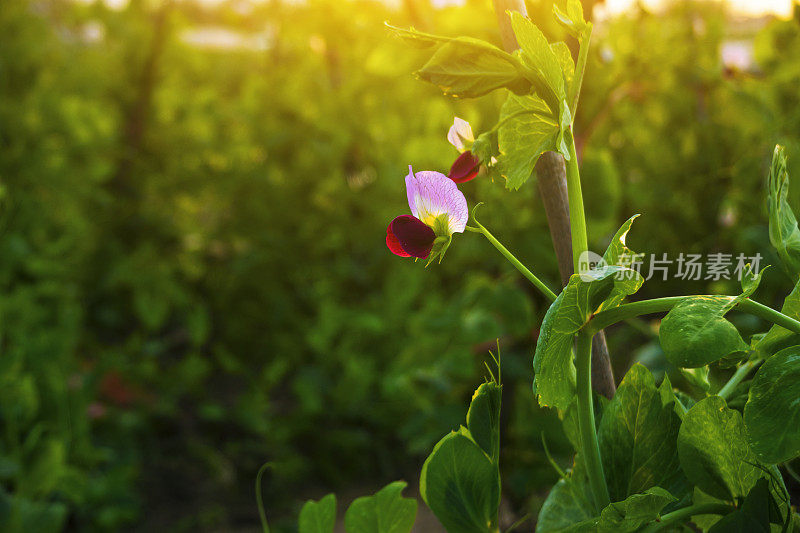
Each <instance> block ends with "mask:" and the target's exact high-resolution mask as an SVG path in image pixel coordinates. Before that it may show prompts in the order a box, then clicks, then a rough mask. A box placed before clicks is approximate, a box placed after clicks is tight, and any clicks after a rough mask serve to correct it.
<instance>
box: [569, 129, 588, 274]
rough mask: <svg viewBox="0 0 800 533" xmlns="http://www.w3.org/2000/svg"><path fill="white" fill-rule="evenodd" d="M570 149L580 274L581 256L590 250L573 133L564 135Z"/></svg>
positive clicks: (572, 227) (571, 207)
mask: <svg viewBox="0 0 800 533" xmlns="http://www.w3.org/2000/svg"><path fill="white" fill-rule="evenodd" d="M564 137H565V139H566V141H567V146H568V148H569V155H570V157H569V161H566V166H567V196H568V198H569V226H570V233H571V234H572V266H573V269H574V271H575V272H579V268H578V266H579V262H580V257H581V254H583V253H584V252H586V251H587V250H588V249H589V244H588V241H587V238H586V215H585V214H584V212H583V193H582V192H581V175H580V171H579V170H578V156H577V154H576V153H575V139H574V138H573V136H572V131H571V130H570V131H567V132H566V133H565V134H564Z"/></svg>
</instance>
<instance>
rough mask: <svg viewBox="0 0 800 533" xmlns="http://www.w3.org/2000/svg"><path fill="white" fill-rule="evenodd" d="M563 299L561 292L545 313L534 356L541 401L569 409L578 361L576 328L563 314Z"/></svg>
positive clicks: (536, 385) (534, 368)
mask: <svg viewBox="0 0 800 533" xmlns="http://www.w3.org/2000/svg"><path fill="white" fill-rule="evenodd" d="M563 301H564V293H563V292H562V293H561V294H559V295H558V297H557V298H556V299H555V301H554V302H553V303H552V305H551V306H550V308H549V309H548V310H547V313H545V315H544V318H543V319H542V326H541V328H540V329H539V339H538V340H537V341H536V353H535V354H534V356H533V371H534V386H535V387H536V394H537V396H538V398H539V405H542V406H549V405H552V406H554V407H557V408H559V409H566V408H567V407H568V406H569V404H570V403H571V402H572V399H573V398H574V397H575V363H573V361H572V339H573V337H574V336H575V329H574V328H573V326H572V325H570V324H568V323H566V322H565V319H564V318H562V316H561V315H562V312H561V311H562V303H563ZM557 324H558V325H557Z"/></svg>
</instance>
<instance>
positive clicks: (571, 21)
mask: <svg viewBox="0 0 800 533" xmlns="http://www.w3.org/2000/svg"><path fill="white" fill-rule="evenodd" d="M553 13H554V14H555V16H556V20H557V21H558V23H559V24H561V25H562V26H564V27H565V28H567V30H569V32H570V34H571V35H572V36H573V37H576V38H578V39H583V37H584V35H585V33H586V30H587V28H588V26H589V25H588V24H587V23H586V20H584V18H583V6H582V5H581V2H580V0H567V12H566V13H565V12H563V11H562V10H561V9H559V8H558V6H557V5H556V4H553Z"/></svg>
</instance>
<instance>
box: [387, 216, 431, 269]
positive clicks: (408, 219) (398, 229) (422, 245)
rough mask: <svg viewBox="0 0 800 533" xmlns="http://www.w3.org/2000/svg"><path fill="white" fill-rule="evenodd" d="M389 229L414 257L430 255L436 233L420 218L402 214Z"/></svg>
mask: <svg viewBox="0 0 800 533" xmlns="http://www.w3.org/2000/svg"><path fill="white" fill-rule="evenodd" d="M389 231H390V232H391V233H392V235H394V236H395V238H396V239H397V240H398V241H399V242H400V246H401V247H402V248H403V251H404V252H405V253H407V254H408V255H410V256H412V257H422V258H425V257H428V254H430V253H431V248H433V241H434V239H436V234H435V233H434V232H433V230H432V229H431V228H429V227H428V226H427V225H425V223H424V222H422V221H421V220H420V219H418V218H416V217H412V216H411V215H400V216H399V217H397V218H395V219H394V220H392V223H391V224H389Z"/></svg>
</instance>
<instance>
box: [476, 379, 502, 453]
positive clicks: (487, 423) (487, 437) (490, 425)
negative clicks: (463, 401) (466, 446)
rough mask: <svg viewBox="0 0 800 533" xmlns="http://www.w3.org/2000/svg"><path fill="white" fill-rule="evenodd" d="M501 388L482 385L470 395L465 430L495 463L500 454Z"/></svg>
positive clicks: (494, 385)
mask: <svg viewBox="0 0 800 533" xmlns="http://www.w3.org/2000/svg"><path fill="white" fill-rule="evenodd" d="M502 392H503V387H502V386H500V385H498V384H497V383H495V382H494V381H491V382H488V383H483V384H481V386H480V387H478V389H477V390H476V391H475V394H473V395H472V401H471V402H470V404H469V411H467V429H469V432H470V435H471V436H472V438H473V440H474V441H475V443H476V444H477V445H478V446H480V447H481V449H483V451H484V452H486V455H488V456H489V457H491V458H492V462H494V463H497V461H498V458H499V454H500V398H501V396H502Z"/></svg>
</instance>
